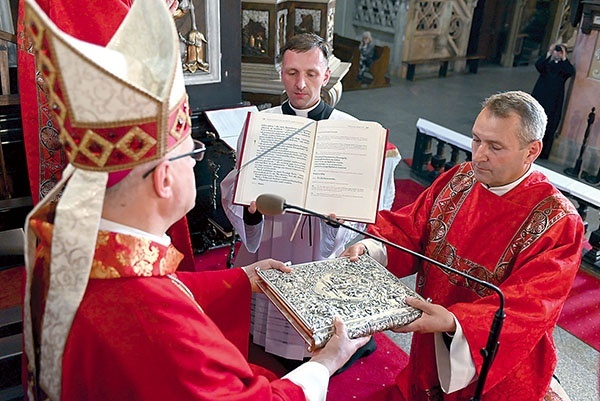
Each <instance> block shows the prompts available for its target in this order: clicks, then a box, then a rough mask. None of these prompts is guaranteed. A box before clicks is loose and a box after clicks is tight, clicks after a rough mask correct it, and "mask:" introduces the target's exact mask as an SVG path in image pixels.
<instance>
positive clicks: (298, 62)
mask: <svg viewBox="0 0 600 401" xmlns="http://www.w3.org/2000/svg"><path fill="white" fill-rule="evenodd" d="M330 56H331V46H330V45H329V44H328V43H327V42H326V41H325V40H324V39H323V38H321V37H320V36H318V35H316V34H314V33H303V34H299V35H296V36H294V37H292V38H290V39H289V40H288V41H287V43H286V44H285V45H284V47H283V48H282V49H281V52H280V54H279V56H278V58H277V64H278V65H279V66H280V71H281V81H282V83H283V86H284V88H285V93H286V94H287V98H288V99H287V100H286V101H285V102H284V103H283V104H282V105H281V106H277V107H273V108H270V109H267V110H264V111H263V113H277V114H286V115H298V116H302V117H308V118H310V119H312V120H315V121H319V120H325V119H334V120H342V119H343V120H356V118H354V117H352V116H350V115H349V114H346V113H344V112H341V111H339V110H336V109H334V108H333V107H331V106H330V105H328V104H327V103H325V101H323V100H322V99H321V90H322V89H323V88H324V87H325V85H327V83H328V82H329V78H330V75H331V71H330V70H329V67H328V59H329V57H330ZM242 140H243V135H241V136H240V141H239V143H238V153H239V152H240V147H241V141H242ZM387 159H389V158H387ZM387 159H386V163H388V162H387ZM399 159H400V158H399V157H397V158H395V159H393V160H392V162H391V163H392V164H393V165H391V166H389V165H386V167H385V168H387V169H388V170H391V171H392V174H391V176H392V178H393V169H394V168H395V166H396V164H397V163H398V161H399ZM237 175H238V170H237V168H234V169H233V170H232V171H231V172H230V173H229V174H228V175H227V177H225V178H224V179H223V181H222V183H221V197H222V204H223V209H224V211H225V214H226V215H227V217H228V218H229V220H230V222H231V223H232V225H233V227H234V229H235V230H236V232H237V233H238V234H239V236H240V238H241V241H242V243H243V244H244V245H245V246H244V247H241V248H240V250H239V253H238V255H237V257H236V263H239V264H249V263H252V262H254V261H256V260H259V259H264V258H274V259H277V260H284V261H290V262H291V263H292V264H300V263H306V262H312V261H315V260H323V259H328V258H332V257H337V256H339V254H340V253H341V252H342V251H343V250H344V247H345V246H346V244H347V243H348V242H349V241H351V240H352V239H353V238H354V237H355V236H356V234H355V233H354V232H352V231H351V230H348V229H345V228H343V227H339V226H334V225H331V224H328V223H326V222H325V221H322V220H321V219H319V218H316V217H312V216H305V215H297V214H293V213H288V214H283V215H280V216H263V215H262V214H261V213H260V212H258V211H257V210H256V205H255V204H254V202H252V204H251V205H250V206H249V207H244V206H240V205H235V204H233V198H234V191H235V183H236V180H237ZM384 180H385V179H384ZM391 185H392V186H393V182H392V184H391ZM382 191H383V190H382ZM392 198H393V197H392ZM331 212H332V213H335V210H332V211H331ZM348 224H352V225H353V226H354V227H356V228H362V227H364V225H362V224H357V223H348ZM296 227H298V228H297V229H296ZM260 298H262V299H260ZM260 298H259V299H257V300H256V301H255V302H260V303H261V304H264V305H265V307H269V308H270V310H269V312H268V314H269V316H271V317H272V318H271V319H275V320H276V321H277V325H278V326H279V325H281V326H283V327H285V328H286V329H285V330H280V331H276V330H270V329H269V327H268V326H267V328H266V332H262V328H261V329H260V330H257V331H261V335H260V336H259V335H256V336H255V339H254V341H255V342H257V343H258V344H259V345H262V346H265V348H266V350H267V352H269V353H273V354H275V355H278V356H280V357H283V358H285V359H286V360H287V361H289V360H291V361H294V360H296V361H297V360H301V359H303V358H305V357H308V356H309V355H310V354H309V353H308V352H307V351H306V343H305V342H304V340H303V339H302V337H300V335H299V334H297V333H296V332H295V330H294V329H293V328H292V327H291V325H289V324H288V323H287V322H286V321H285V319H284V318H283V316H281V314H280V313H279V312H278V311H277V310H276V309H275V307H274V306H272V305H269V304H268V301H267V300H266V299H264V297H260ZM257 309H260V308H258V307H255V310H257ZM272 321H273V320H272ZM281 332H283V335H281V336H276V335H279V334H281ZM265 336H266V337H265ZM259 337H264V339H263V338H259ZM374 349H375V343H374V340H372V341H371V342H370V343H369V344H368V346H367V347H365V348H364V349H363V350H361V353H360V354H359V355H362V353H370V352H372V351H373V350H374ZM357 357H358V355H357ZM287 361H284V362H287ZM293 365H294V363H293V362H292V363H291V366H293ZM288 366H290V364H288Z"/></svg>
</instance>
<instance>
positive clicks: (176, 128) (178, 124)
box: [169, 106, 191, 140]
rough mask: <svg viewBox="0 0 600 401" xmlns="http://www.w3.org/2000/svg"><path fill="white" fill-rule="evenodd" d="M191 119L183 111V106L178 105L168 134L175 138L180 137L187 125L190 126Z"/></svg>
mask: <svg viewBox="0 0 600 401" xmlns="http://www.w3.org/2000/svg"><path fill="white" fill-rule="evenodd" d="M190 123H191V119H190V117H189V115H188V113H186V111H185V107H181V106H180V107H179V109H178V111H177V116H176V117H175V121H174V123H173V127H172V128H171V131H170V132H169V134H171V136H172V137H173V138H175V139H177V140H179V138H181V135H182V134H184V133H185V132H186V130H187V127H189V126H190Z"/></svg>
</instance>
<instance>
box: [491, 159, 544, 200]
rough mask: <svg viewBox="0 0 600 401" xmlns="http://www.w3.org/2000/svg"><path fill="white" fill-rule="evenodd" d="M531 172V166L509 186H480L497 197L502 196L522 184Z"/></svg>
mask: <svg viewBox="0 0 600 401" xmlns="http://www.w3.org/2000/svg"><path fill="white" fill-rule="evenodd" d="M532 172H533V166H529V170H527V172H526V173H525V174H523V175H522V176H521V178H519V179H518V180H516V181H513V182H511V183H510V184H506V185H502V186H499V187H490V186H488V185H485V184H481V185H483V187H484V188H485V189H487V190H488V191H490V192H492V193H494V194H496V195H498V196H502V195H504V194H505V193H507V192H508V191H510V190H511V189H513V188H514V187H516V186H517V185H519V184H520V183H521V182H523V180H524V179H525V178H527V177H529V175H530V174H531V173H532Z"/></svg>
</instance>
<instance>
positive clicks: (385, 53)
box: [333, 34, 390, 90]
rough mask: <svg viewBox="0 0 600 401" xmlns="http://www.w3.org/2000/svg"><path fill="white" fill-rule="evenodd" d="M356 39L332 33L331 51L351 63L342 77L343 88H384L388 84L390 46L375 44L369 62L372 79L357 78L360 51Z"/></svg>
mask: <svg viewBox="0 0 600 401" xmlns="http://www.w3.org/2000/svg"><path fill="white" fill-rule="evenodd" d="M359 45H360V42H359V41H358V40H354V39H350V38H346V37H343V36H340V35H337V34H334V35H333V53H334V54H335V56H336V57H337V58H339V59H340V60H342V61H345V62H350V63H352V64H351V66H350V70H348V73H347V74H346V75H345V76H344V78H343V79H342V84H343V87H344V90H356V89H371V88H385V87H388V86H390V78H389V76H388V74H387V70H388V66H389V63H390V48H389V47H388V46H375V59H374V61H373V63H372V64H371V67H370V68H369V70H370V75H372V77H373V78H372V79H371V78H370V77H369V79H368V80H367V79H363V80H358V79H357V78H358V70H359V67H360V51H359V50H358V46H359Z"/></svg>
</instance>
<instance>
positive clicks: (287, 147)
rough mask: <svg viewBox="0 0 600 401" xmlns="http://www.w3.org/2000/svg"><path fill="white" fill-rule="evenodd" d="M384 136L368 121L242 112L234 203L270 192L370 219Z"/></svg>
mask: <svg viewBox="0 0 600 401" xmlns="http://www.w3.org/2000/svg"><path fill="white" fill-rule="evenodd" d="M387 135H388V131H387V129H385V128H383V127H382V126H381V125H380V124H379V123H376V122H371V121H358V120H321V121H313V120H311V119H308V118H304V117H299V116H289V115H283V114H274V113H255V112H253V113H248V118H247V121H246V128H245V132H244V140H243V144H242V149H241V154H240V155H239V158H240V163H239V167H238V171H239V174H238V178H237V183H236V188H235V195H234V203H235V204H238V205H249V204H250V202H252V201H254V200H256V198H257V197H258V196H259V195H262V194H267V193H271V194H276V195H278V196H281V197H283V198H284V199H285V200H286V202H287V203H289V204H291V205H295V206H299V207H302V208H305V209H310V210H314V211H316V212H318V213H321V214H324V215H329V214H330V213H335V214H336V217H337V218H340V219H345V220H351V221H357V222H364V223H374V222H375V218H376V215H377V206H378V204H379V194H380V189H381V181H382V176H383V165H384V160H385V147H386V143H387Z"/></svg>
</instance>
